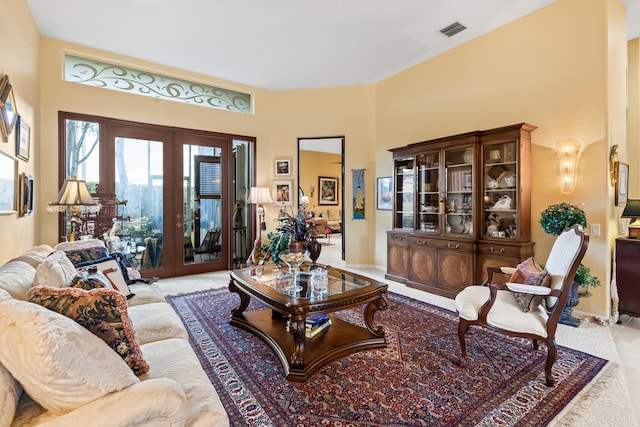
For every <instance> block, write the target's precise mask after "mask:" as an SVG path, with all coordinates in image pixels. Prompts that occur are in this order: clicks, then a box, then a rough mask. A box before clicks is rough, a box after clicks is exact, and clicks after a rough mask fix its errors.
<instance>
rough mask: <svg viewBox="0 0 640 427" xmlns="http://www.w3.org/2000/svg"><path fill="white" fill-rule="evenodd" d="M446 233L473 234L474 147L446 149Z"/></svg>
mask: <svg viewBox="0 0 640 427" xmlns="http://www.w3.org/2000/svg"><path fill="white" fill-rule="evenodd" d="M444 156H445V166H446V168H445V178H446V193H445V194H446V195H445V198H444V199H445V200H444V203H443V204H444V207H443V209H444V211H445V212H444V213H445V216H446V218H445V223H444V226H445V229H444V232H445V234H455V235H460V234H462V235H468V236H472V235H473V218H474V217H473V208H474V206H473V187H474V185H473V182H474V180H473V159H474V147H473V146H468V147H456V148H455V149H448V150H445V153H444Z"/></svg>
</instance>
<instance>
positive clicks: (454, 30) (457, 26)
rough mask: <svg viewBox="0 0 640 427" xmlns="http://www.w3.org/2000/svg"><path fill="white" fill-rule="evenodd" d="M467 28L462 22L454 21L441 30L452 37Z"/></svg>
mask: <svg viewBox="0 0 640 427" xmlns="http://www.w3.org/2000/svg"><path fill="white" fill-rule="evenodd" d="M466 29H467V27H465V26H464V25H462V24H461V23H459V22H454V23H453V24H451V25H449V26H447V27H444V28H443V29H441V30H440V32H441V33H442V34H444V35H445V36H447V37H452V36H454V35H456V34H458V33H459V32H460V31H462V30H466Z"/></svg>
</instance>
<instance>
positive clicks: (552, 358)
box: [544, 340, 558, 387]
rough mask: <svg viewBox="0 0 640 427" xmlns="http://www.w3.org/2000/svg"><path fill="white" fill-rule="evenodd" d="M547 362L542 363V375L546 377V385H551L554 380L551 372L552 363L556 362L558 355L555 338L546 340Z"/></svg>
mask: <svg viewBox="0 0 640 427" xmlns="http://www.w3.org/2000/svg"><path fill="white" fill-rule="evenodd" d="M546 344H547V349H548V350H547V362H546V363H545V365H544V376H545V378H546V384H547V387H553V385H554V384H555V382H556V381H555V380H554V379H553V373H552V372H551V370H552V368H553V364H554V363H556V358H557V357H558V349H557V348H556V341H555V340H547V341H546Z"/></svg>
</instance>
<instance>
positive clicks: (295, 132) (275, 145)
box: [40, 38, 373, 263]
mask: <svg viewBox="0 0 640 427" xmlns="http://www.w3.org/2000/svg"><path fill="white" fill-rule="evenodd" d="M65 52H75V53H79V54H80V55H85V56H87V55H88V56H96V57H98V58H101V59H103V60H105V61H107V62H108V61H115V62H117V63H123V64H127V65H131V66H133V67H138V68H143V69H148V70H152V71H155V72H158V73H164V74H168V75H172V76H178V77H181V78H185V79H193V80H196V81H202V82H205V83H209V84H220V85H222V86H225V87H230V88H232V89H238V90H243V91H249V92H251V93H253V95H254V100H255V114H252V115H247V114H240V113H231V112H227V111H221V110H215V109H209V108H202V107H199V106H193V105H184V104H181V103H176V102H172V101H164V100H157V99H154V98H147V97H142V96H137V95H133V94H128V93H122V92H114V91H109V90H104V89H100V88H95V87H90V86H84V85H78V84H73V83H68V82H64V81H62V78H61V70H62V60H63V56H64V53H65ZM41 58H42V65H41V84H42V87H43V92H42V102H41V111H42V121H41V132H42V135H43V138H44V135H47V137H46V143H45V144H43V145H42V147H41V155H42V156H43V157H44V158H47V159H57V156H58V146H57V137H56V136H57V132H58V122H57V120H58V111H70V112H78V113H85V114H92V115H97V116H105V117H113V118H120V119H126V120H131V121H135V122H144V123H154V124H162V125H168V126H177V127H182V128H191V129H200V130H207V131H216V132H224V133H232V134H239V135H248V136H255V137H256V138H257V142H256V154H257V174H256V175H257V182H256V184H257V185H259V186H266V187H269V188H272V182H273V179H275V177H274V167H273V160H274V159H275V158H279V157H283V156H285V157H293V158H295V157H296V156H295V153H297V144H298V142H297V141H298V138H299V137H321V136H335V135H344V136H345V140H346V149H345V150H346V152H347V156H348V157H349V156H350V158H351V159H353V160H352V161H351V162H348V163H350V164H351V165H350V166H349V167H354V168H356V167H366V165H367V164H368V165H371V164H372V163H371V161H370V160H369V159H368V158H367V155H368V153H369V152H370V151H371V149H370V145H371V144H370V142H371V141H372V137H371V129H372V125H371V116H372V109H371V108H366V106H368V105H372V102H371V99H372V94H373V89H372V87H371V86H355V87H346V88H331V89H323V90H298V91H282V92H267V91H262V90H258V89H255V88H251V87H246V86H240V85H234V84H232V83H230V82H225V81H220V80H216V79H211V78H208V77H205V76H201V75H196V74H192V73H188V72H185V71H181V70H175V69H171V68H167V67H162V66H158V65H155V64H149V63H145V62H142V61H138V60H136V59H132V58H125V57H122V56H118V55H114V54H110V53H106V52H101V51H96V50H92V49H88V48H85V47H82V46H77V45H71V44H68V43H64V42H61V41H58V40H52V39H47V38H43V39H42V56H41ZM356 106H358V108H355V107H356ZM363 106H365V107H363ZM54 135H55V136H54ZM52 136H53V137H52ZM370 167H371V166H370ZM293 168H294V169H293V170H294V171H296V170H297V164H296V162H295V161H294V164H293ZM40 173H41V175H42V176H47V177H53V178H54V179H49V180H47V182H45V183H43V184H42V191H41V192H40V196H41V198H42V202H46V201H49V200H52V199H53V198H55V195H56V193H57V183H56V181H55V177H57V163H56V162H55V161H51V162H47V163H45V164H43V165H42V168H41V170H40ZM294 188H297V182H296V178H295V172H294ZM372 194H373V193H372ZM294 203H297V193H296V196H295V199H294ZM276 216H277V210H276V209H269V208H268V207H267V218H266V222H267V225H268V228H269V229H270V230H273V229H275V226H276V225H277V223H276ZM42 223H43V224H44V226H43V232H42V234H41V236H40V240H41V241H44V242H48V243H54V242H55V241H56V231H55V227H56V217H55V215H53V214H45V215H44V216H43V218H42ZM371 224H372V222H371ZM366 230H367V229H366V226H359V227H357V226H354V227H351V228H350V229H349V232H350V234H351V236H352V237H354V238H357V236H358V235H360V234H362V233H365V232H366ZM372 258H373V249H372V248H369V249H368V251H367V250H360V249H358V248H355V249H354V250H353V251H352V252H351V253H350V252H349V249H347V259H348V260H349V259H351V260H353V261H352V262H354V263H365V262H367V261H368V260H370V259H372Z"/></svg>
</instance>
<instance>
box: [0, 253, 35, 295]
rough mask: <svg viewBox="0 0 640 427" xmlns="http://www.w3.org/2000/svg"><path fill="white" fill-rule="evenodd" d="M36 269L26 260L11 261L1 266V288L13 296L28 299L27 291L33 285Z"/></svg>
mask: <svg viewBox="0 0 640 427" xmlns="http://www.w3.org/2000/svg"><path fill="white" fill-rule="evenodd" d="M35 274H36V269H35V268H34V267H32V266H31V265H29V264H28V263H26V262H24V261H10V262H8V263H6V264H5V265H3V266H2V267H0V289H3V290H5V291H6V292H8V293H9V294H10V295H11V296H12V297H13V298H15V299H19V300H23V301H24V300H26V299H27V292H28V291H29V289H31V287H32V286H33V278H34V277H35Z"/></svg>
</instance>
